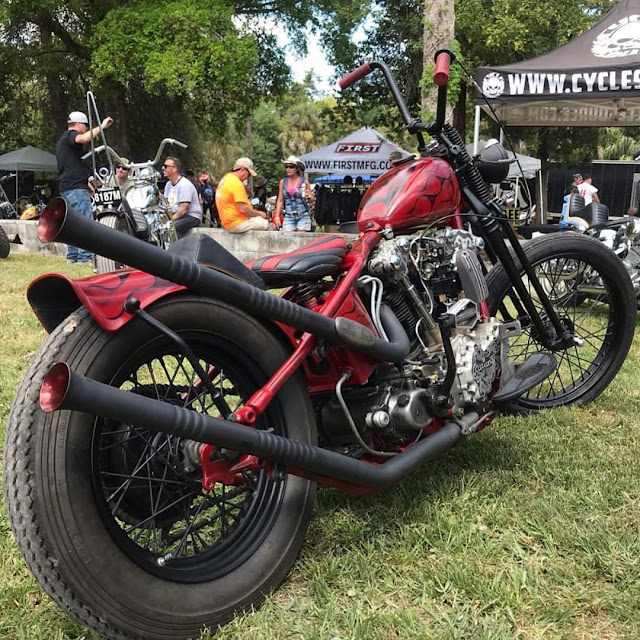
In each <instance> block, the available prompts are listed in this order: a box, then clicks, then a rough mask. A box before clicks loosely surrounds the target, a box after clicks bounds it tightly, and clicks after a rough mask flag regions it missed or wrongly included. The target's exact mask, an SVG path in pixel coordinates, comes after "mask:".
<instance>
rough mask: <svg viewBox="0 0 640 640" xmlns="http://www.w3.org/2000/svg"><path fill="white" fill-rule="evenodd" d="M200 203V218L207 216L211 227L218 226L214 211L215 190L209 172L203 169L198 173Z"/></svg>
mask: <svg viewBox="0 0 640 640" xmlns="http://www.w3.org/2000/svg"><path fill="white" fill-rule="evenodd" d="M199 182H200V189H199V191H200V202H201V204H202V216H203V219H204V218H206V216H207V213H208V214H209V221H210V222H211V226H212V227H216V226H218V221H217V219H216V218H217V216H216V213H217V212H216V209H215V193H216V192H215V189H214V188H213V185H212V184H211V179H210V176H209V172H208V171H207V170H206V169H205V170H203V171H202V172H201V173H200V179H199Z"/></svg>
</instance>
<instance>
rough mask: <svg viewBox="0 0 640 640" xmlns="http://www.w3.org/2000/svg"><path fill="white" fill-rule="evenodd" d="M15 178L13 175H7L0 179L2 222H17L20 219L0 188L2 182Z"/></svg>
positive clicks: (0, 187)
mask: <svg viewBox="0 0 640 640" xmlns="http://www.w3.org/2000/svg"><path fill="white" fill-rule="evenodd" d="M15 177H16V174H15V173H8V174H7V175H6V176H2V178H0V219H2V220H17V219H18V218H19V217H20V215H19V214H18V211H17V209H16V207H15V205H14V204H13V203H12V202H11V200H9V196H8V195H7V192H6V191H5V190H4V187H3V186H2V184H3V183H4V182H7V181H8V180H11V179H12V178H15Z"/></svg>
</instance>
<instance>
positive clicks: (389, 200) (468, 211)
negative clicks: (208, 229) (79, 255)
mask: <svg viewBox="0 0 640 640" xmlns="http://www.w3.org/2000/svg"><path fill="white" fill-rule="evenodd" d="M450 57H451V54H450V52H448V51H441V52H439V53H438V55H437V58H436V71H435V81H436V83H437V84H438V85H439V104H438V115H437V118H436V121H435V122H434V123H433V124H431V125H429V126H427V125H425V124H423V123H422V122H420V121H419V120H413V119H411V117H410V116H409V113H408V111H407V108H406V105H405V104H404V102H403V100H402V98H401V96H400V94H399V92H398V89H397V86H396V84H395V82H394V80H393V78H392V76H391V75H390V73H389V71H388V69H387V68H386V67H385V66H384V65H383V64H381V63H369V64H366V65H364V66H363V67H360V68H359V69H357V70H356V71H354V72H352V73H351V74H349V75H348V76H346V77H345V78H344V79H343V80H342V85H343V86H347V85H349V84H350V83H353V82H355V81H356V80H358V79H359V78H361V77H363V76H365V75H366V74H368V73H370V72H371V71H372V70H374V69H380V70H382V72H383V73H384V74H385V77H386V78H387V80H388V83H389V86H390V88H391V91H392V93H393V95H394V96H395V98H396V101H397V103H398V106H399V107H400V111H401V113H402V115H403V117H404V120H405V121H406V123H407V125H408V127H409V129H410V130H411V131H413V132H414V133H416V134H417V135H418V140H419V144H420V149H421V153H422V155H423V157H421V158H418V159H415V158H412V159H409V160H406V161H403V162H401V163H400V164H398V165H397V166H395V167H394V168H393V169H391V170H390V171H389V172H388V173H387V174H385V175H384V176H382V177H381V178H380V179H379V180H378V181H376V183H375V184H374V185H373V186H372V187H371V188H370V189H369V190H368V192H367V194H366V196H365V198H364V199H363V202H362V205H361V208H360V211H359V214H358V229H359V231H360V234H359V236H358V238H357V240H355V241H354V242H352V243H350V244H347V243H346V242H345V240H344V239H343V238H342V237H338V236H327V237H324V238H322V239H319V240H314V241H312V242H311V243H309V244H308V245H307V246H305V247H304V248H303V249H300V250H298V251H294V252H292V253H288V254H285V255H280V256H272V257H268V258H264V259H261V260H257V261H255V262H253V263H251V264H249V265H243V264H241V263H239V262H238V261H236V260H235V259H234V258H233V257H232V256H230V255H229V254H226V252H225V251H224V250H223V249H222V248H221V247H219V246H217V245H215V243H213V244H212V241H211V240H210V239H208V238H206V237H205V236H203V235H199V234H196V235H192V236H190V237H188V238H185V239H183V240H181V241H179V242H177V243H175V244H173V245H172V247H171V248H170V250H169V251H166V252H165V251H162V250H160V249H158V248H156V247H153V246H151V245H149V244H147V243H144V242H141V241H140V240H137V239H135V238H132V237H129V236H126V235H125V234H122V233H118V232H117V231H115V230H112V229H108V228H105V227H104V226H102V225H98V224H97V223H95V222H93V221H90V220H87V219H86V218H83V217H82V216H80V215H78V214H77V213H76V212H74V211H72V210H70V209H69V208H68V206H67V204H66V202H65V201H64V200H62V199H57V200H55V201H54V202H52V203H51V204H50V205H49V206H48V207H47V209H46V211H45V212H44V213H43V215H42V217H41V220H40V223H39V233H40V237H41V239H42V240H43V241H45V242H49V241H54V240H57V241H63V242H69V243H72V244H74V245H76V246H81V247H85V248H86V249H88V250H90V251H95V252H98V251H99V252H101V253H102V255H106V256H108V257H110V258H111V259H113V260H116V261H119V262H122V263H124V264H128V265H132V268H128V269H123V270H119V271H116V272H114V273H110V274H103V275H98V276H94V277H91V278H87V279H83V280H71V279H69V278H67V277H65V276H62V275H47V276H43V277H42V278H40V279H38V280H36V281H35V282H33V283H32V284H31V286H30V288H29V292H28V298H29V301H30V303H31V305H32V306H33V309H34V311H35V313H36V314H37V316H38V318H39V319H40V321H41V322H42V323H43V325H44V326H45V327H46V329H47V330H48V331H49V332H50V336H49V338H48V340H47V341H46V343H45V344H44V346H43V347H42V349H41V350H40V352H39V353H38V354H37V355H36V357H35V358H34V360H33V363H32V365H31V367H30V368H29V370H28V371H27V373H26V375H25V377H24V380H23V382H22V384H21V386H20V388H19V390H18V393H17V396H16V400H15V402H14V405H13V408H12V411H11V416H10V421H9V427H8V431H7V437H6V445H5V457H4V474H5V485H4V486H5V494H6V502H7V508H8V513H9V517H10V520H11V524H12V528H13V531H14V534H15V536H16V538H17V540H18V543H19V546H20V549H21V551H22V553H23V555H24V557H25V560H26V562H27V564H28V565H29V568H30V569H31V571H32V572H33V573H34V575H35V576H36V578H37V580H38V581H39V582H40V584H41V585H42V587H43V589H44V590H45V591H46V592H47V593H48V594H49V595H50V596H51V597H52V598H53V599H54V600H55V601H56V602H57V603H58V604H59V606H60V607H61V608H62V609H63V610H64V611H66V612H68V613H69V614H70V615H72V616H73V617H74V618H76V619H77V620H78V621H80V622H81V623H82V624H84V625H86V626H87V627H90V628H93V629H95V630H96V631H98V632H99V633H100V634H102V635H103V636H104V637H107V638H118V639H122V638H163V639H169V638H176V639H177V638H192V637H198V635H199V631H200V629H201V628H203V627H205V626H206V627H209V628H212V629H215V628H216V627H217V626H219V625H221V624H224V623H225V622H226V621H228V620H229V619H230V618H231V617H232V616H234V614H236V613H238V612H240V611H243V610H245V609H247V608H250V607H252V606H257V605H258V604H259V603H260V602H261V601H262V599H263V598H264V597H265V595H266V594H267V593H268V592H269V591H270V590H272V589H274V588H276V587H277V586H278V585H279V584H280V583H281V582H282V580H283V579H284V578H285V576H286V575H287V572H288V571H289V569H290V568H291V566H292V564H293V563H294V561H295V559H296V556H297V554H298V552H299V550H300V547H301V546H302V544H303V540H304V536H305V531H306V529H307V526H308V523H309V520H310V518H311V515H312V508H313V503H314V495H315V491H316V488H317V486H330V487H338V488H341V489H343V490H345V491H349V492H352V493H355V494H364V493H370V492H376V491H380V490H382V489H384V488H386V487H389V486H390V485H393V484H394V483H397V482H398V481H400V480H401V479H402V478H403V477H404V476H406V475H407V474H408V473H409V472H410V471H413V470H416V469H417V468H418V467H420V466H422V465H423V464H424V463H425V462H426V461H427V460H431V459H433V458H434V457H436V456H437V455H438V454H441V453H443V452H444V451H446V450H447V449H449V448H450V447H452V446H454V445H455V444H456V443H458V442H459V441H461V440H463V439H465V438H466V437H468V436H470V435H471V434H473V433H474V432H476V431H479V430H481V429H482V428H484V427H486V426H487V425H488V424H489V423H490V422H491V421H492V420H493V419H494V418H495V417H496V416H498V415H499V414H500V413H501V412H504V411H514V410H518V411H527V410H535V409H540V408H547V407H554V406H557V405H566V404H571V403H585V402H588V401H590V400H592V399H593V398H595V397H596V396H597V395H598V394H599V393H600V392H601V391H602V390H603V389H604V388H605V387H606V386H607V385H608V384H609V383H610V382H611V380H612V379H613V377H614V376H615V374H616V372H617V371H618V369H619V367H620V365H621V363H622V361H623V360H624V358H625V356H626V354H627V351H628V349H629V346H630V343H631V340H632V337H633V330H634V324H635V300H634V295H633V290H632V287H631V284H630V282H629V278H628V276H627V273H626V271H625V269H624V267H623V266H622V264H621V263H620V260H619V259H618V258H617V257H616V256H615V255H613V254H612V253H611V252H610V251H609V250H608V249H607V248H606V247H604V246H603V245H602V244H601V243H599V242H597V241H595V240H593V239H591V238H588V237H585V236H578V235H576V236H575V237H573V236H572V237H568V238H567V239H566V241H565V242H564V243H562V244H561V245H560V243H558V242H557V239H556V240H554V241H553V242H548V241H547V239H546V238H543V239H541V240H536V241H532V242H531V243H530V244H528V245H527V246H526V248H524V249H523V248H522V247H521V246H520V244H519V243H518V241H517V240H516V238H515V236H514V234H513V232H512V230H511V228H510V226H509V225H508V222H507V221H506V219H505V217H504V214H503V212H502V211H501V209H500V207H499V205H498V204H497V203H496V201H494V200H493V199H492V197H491V195H490V193H489V191H488V190H487V188H486V186H485V179H484V178H486V177H487V175H485V176H484V178H483V175H482V173H481V172H480V169H482V170H483V171H486V172H491V171H496V169H497V168H499V169H500V170H502V168H504V166H505V165H503V164H500V163H490V162H485V163H478V164H476V163H475V162H474V161H472V160H471V158H469V156H468V155H467V153H466V151H465V147H464V144H462V140H461V139H460V136H459V134H458V133H457V132H456V131H455V130H454V129H453V128H452V127H450V126H449V125H447V124H445V123H444V107H445V101H446V87H447V79H448V70H449V63H450ZM422 132H427V133H428V134H429V135H430V136H431V138H432V141H431V142H430V144H429V145H428V146H427V145H426V144H425V143H424V141H423V135H422ZM479 167H480V168H479ZM559 245H560V246H559ZM480 247H482V248H483V249H484V254H483V255H486V256H487V262H489V263H493V266H489V267H486V266H485V262H484V260H480V259H479V258H478V250H479V248H480ZM569 267H570V268H569ZM587 277H588V278H590V279H594V278H596V279H597V280H598V282H599V287H598V288H597V289H594V291H595V293H589V291H590V290H589V289H586V288H582V289H580V297H579V298H578V297H577V295H576V294H573V293H572V292H573V291H576V288H575V287H574V284H575V283H576V282H580V281H582V279H584V278H587ZM268 288H278V289H284V291H283V293H281V294H280V295H279V296H276V295H272V294H270V293H268V292H267V291H265V289H268Z"/></svg>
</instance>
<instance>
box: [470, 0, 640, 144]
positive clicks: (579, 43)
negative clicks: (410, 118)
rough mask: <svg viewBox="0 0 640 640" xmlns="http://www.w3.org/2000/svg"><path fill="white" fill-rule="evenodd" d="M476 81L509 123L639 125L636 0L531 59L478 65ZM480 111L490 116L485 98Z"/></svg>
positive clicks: (639, 5)
mask: <svg viewBox="0 0 640 640" xmlns="http://www.w3.org/2000/svg"><path fill="white" fill-rule="evenodd" d="M476 80H477V82H478V84H479V85H480V86H481V87H482V90H483V92H484V94H485V95H486V96H487V98H488V99H489V103H490V104H491V106H492V107H493V109H494V111H495V112H496V114H497V116H498V118H499V119H500V120H501V121H502V123H503V124H505V125H508V126H572V127H576V126H584V127H590V126H619V127H624V126H627V127H631V126H639V125H640V0H623V1H622V2H621V3H620V4H618V5H617V6H616V7H615V8H614V9H612V10H611V11H610V12H609V13H608V14H607V15H606V16H605V17H604V18H602V20H600V21H599V22H598V23H597V24H596V25H594V26H593V27H591V28H590V29H588V30H587V31H585V32H584V33H583V34H582V35H580V36H578V37H577V38H574V39H573V40H571V41H570V42H568V43H567V44H565V45H563V46H562V47H559V48H558V49H556V50H554V51H551V52H550V53H547V54H544V55H541V56H538V57H537V58H533V59H531V60H525V61H523V62H516V63H514V64H509V65H504V66H501V67H480V68H479V69H478V70H477V71H476ZM476 105H477V106H476V133H475V135H474V140H476V139H477V137H478V134H477V132H478V131H479V113H480V112H479V109H480V108H482V109H483V110H484V111H485V112H487V113H488V114H489V115H490V116H491V117H492V118H493V117H494V116H493V114H492V113H491V111H490V110H489V108H488V107H487V105H486V103H485V101H484V99H483V98H482V97H478V99H477V100H476Z"/></svg>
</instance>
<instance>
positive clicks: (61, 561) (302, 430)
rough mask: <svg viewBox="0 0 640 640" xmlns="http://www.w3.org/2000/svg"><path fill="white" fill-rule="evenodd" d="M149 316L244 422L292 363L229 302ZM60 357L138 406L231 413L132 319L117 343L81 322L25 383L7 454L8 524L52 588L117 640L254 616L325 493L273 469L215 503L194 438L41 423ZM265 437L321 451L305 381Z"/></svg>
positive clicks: (197, 300)
mask: <svg viewBox="0 0 640 640" xmlns="http://www.w3.org/2000/svg"><path fill="white" fill-rule="evenodd" d="M151 313H152V315H153V316H154V317H156V318H157V319H158V320H160V321H161V322H163V323H165V324H166V325H167V326H168V327H169V328H171V329H172V330H173V331H175V332H177V333H179V334H180V335H181V336H182V337H183V338H184V339H185V340H187V342H188V343H189V345H190V346H191V348H192V349H193V351H194V352H195V353H196V356H197V357H198V359H199V360H200V361H201V363H202V364H203V366H204V368H205V370H211V369H209V367H210V366H215V367H217V368H216V371H217V372H218V374H217V378H216V379H215V380H214V385H215V386H216V387H218V386H219V389H220V390H221V391H222V392H223V395H224V397H225V399H226V401H227V403H228V404H229V405H230V406H231V408H232V409H235V405H236V404H238V405H240V404H242V402H244V401H245V400H246V399H247V397H248V396H250V395H251V394H252V393H253V391H255V390H256V389H257V388H260V387H261V386H262V385H263V384H264V383H265V382H266V381H267V380H268V379H269V377H270V376H271V375H272V373H273V372H274V371H276V370H277V368H278V367H279V366H280V364H281V363H282V362H283V360H284V359H285V358H286V355H287V353H286V350H285V348H284V347H283V346H282V345H281V344H280V343H279V342H278V341H277V340H276V339H275V338H274V337H273V335H272V334H271V333H270V332H269V331H268V330H267V329H266V328H265V326H264V325H262V324H261V323H260V322H258V321H257V320H255V319H253V318H251V317H250V316H248V315H247V314H245V313H244V312H241V311H239V310H238V309H236V308H234V307H231V306H230V305H227V304H224V303H222V302H215V301H211V300H207V299H204V298H201V297H198V296H194V295H190V294H187V295H180V296H177V297H171V298H167V299H164V300H162V301H161V302H160V303H157V304H156V305H155V306H154V307H153V309H152V310H151ZM60 360H64V361H66V362H67V363H68V364H69V365H70V366H71V368H72V369H73V370H74V371H76V372H78V373H80V374H81V375H86V376H88V377H90V378H93V379H96V380H99V381H102V382H105V383H107V384H113V385H115V386H118V387H120V388H123V389H127V390H129V391H131V392H133V393H141V394H144V395H149V396H150V397H154V398H156V397H157V398H163V399H164V400H165V401H167V402H170V403H172V404H180V405H183V406H187V407H189V408H190V409H192V410H195V411H203V410H204V411H206V412H207V413H209V414H210V415H219V413H217V411H216V409H215V407H213V406H212V404H211V396H210V395H208V392H207V391H206V390H205V389H204V388H203V387H198V386H197V385H196V386H195V387H194V386H193V381H194V379H193V377H191V374H189V375H187V371H188V370H189V365H188V363H187V362H186V361H184V359H182V360H180V358H179V356H177V355H176V348H175V346H174V345H173V343H172V342H171V341H168V340H167V339H166V338H165V337H164V336H161V335H160V334H158V332H157V331H155V330H153V329H151V328H150V327H149V326H148V325H147V324H145V323H144V322H142V321H140V320H133V321H132V322H131V323H129V324H128V325H126V326H125V327H124V328H123V329H122V330H120V331H118V332H117V333H111V334H109V333H106V332H104V331H103V330H101V329H100V328H99V327H98V326H97V325H96V324H95V322H94V321H93V320H92V319H91V317H90V316H89V315H88V314H87V312H86V310H84V309H81V310H79V311H76V312H75V313H73V314H71V315H70V316H69V317H68V318H67V319H66V320H65V321H64V322H63V323H62V324H61V325H60V326H59V327H58V328H57V329H56V330H55V331H54V332H53V333H52V334H51V336H50V337H49V339H48V340H47V342H46V343H45V345H44V346H43V348H42V349H41V350H40V352H39V354H38V355H37V356H36V357H35V359H34V361H33V362H32V364H31V366H30V368H29V370H28V372H27V373H26V375H25V377H24V379H23V381H22V383H21V386H20V388H19V389H18V392H17V395H16V399H15V401H14V405H13V407H12V410H11V414H10V418H9V426H8V429H7V435H6V441H5V452H4V467H5V472H4V473H5V477H4V489H5V500H6V504H7V510H8V514H9V518H10V521H11V525H12V528H13V532H14V534H15V536H16V538H17V540H18V544H19V547H20V550H21V552H22V554H23V555H24V557H25V560H26V562H27V564H28V566H29V568H30V569H31V571H32V572H33V573H34V575H35V577H36V579H37V580H38V581H39V582H40V584H41V585H42V587H43V589H44V590H45V591H46V592H47V593H48V594H49V595H50V596H51V597H52V598H53V600H54V601H55V602H56V603H57V604H58V605H59V606H60V607H61V608H62V609H63V611H65V612H67V613H69V614H70V615H72V616H73V617H74V618H75V619H76V620H78V621H79V622H80V623H81V624H83V625H85V626H87V627H90V628H92V629H94V630H95V631H97V632H98V633H100V634H101V635H102V636H103V637H105V638H112V639H118V640H123V639H124V638H146V639H162V640H168V639H169V638H170V639H172V640H179V639H186V638H197V637H199V633H200V629H202V628H203V627H208V628H210V629H215V628H216V627H218V626H219V625H221V624H224V623H225V622H228V621H229V620H230V619H231V618H232V617H233V616H234V615H235V614H236V613H238V612H240V611H242V610H245V609H247V608H250V607H254V606H258V605H259V604H260V603H261V602H262V600H263V599H264V597H265V595H266V594H268V593H269V591H270V590H272V589H274V588H276V587H277V586H278V585H279V584H280V583H281V582H282V580H283V579H284V578H285V576H286V574H287V572H288V571H289V569H290V567H291V565H292V564H293V562H294V561H295V559H296V557H297V554H298V552H299V550H300V547H301V546H302V544H303V542H304V535H305V533H306V529H307V526H308V523H309V521H310V518H311V515H312V508H313V503H314V497H315V484H314V483H313V482H310V481H308V480H304V479H302V478H299V477H296V476H288V475H286V476H285V477H284V479H282V480H274V479H272V478H271V477H270V476H269V474H268V473H267V470H266V469H262V470H258V471H250V472H249V471H246V472H242V473H243V474H246V475H245V476H244V477H245V480H246V482H245V483H241V484H240V485H235V486H231V485H230V486H227V487H225V485H220V484H218V485H216V488H215V489H214V491H212V492H204V491H203V490H202V483H201V480H200V479H199V478H198V477H197V471H198V470H197V468H196V471H195V472H194V471H193V463H192V459H193V457H191V458H190V459H187V456H186V455H184V452H185V450H186V447H187V445H188V444H189V441H181V440H179V439H177V438H175V437H173V436H166V435H163V434H156V433H155V432H152V431H146V430H142V429H138V428H136V427H135V425H127V424H123V423H119V422H117V421H109V420H103V419H96V418H95V417H93V416H89V415H87V414H82V413H79V412H73V411H59V412H55V413H52V414H45V413H43V412H42V411H41V410H40V408H39V404H38V394H39V388H40V384H41V381H42V378H43V376H44V374H45V372H46V371H47V370H48V369H49V367H50V366H51V365H52V364H53V363H54V362H56V361H60ZM163 367H169V369H170V371H168V372H167V371H164V372H163ZM191 371H192V370H191ZM174 373H175V375H174ZM211 375H212V379H213V376H214V375H215V374H211ZM185 376H186V378H185ZM189 381H190V382H189ZM257 426H258V428H269V429H273V430H274V432H275V433H279V434H281V435H286V436H287V437H290V438H292V439H293V440H297V441H299V442H302V443H306V444H315V422H314V417H313V409H312V407H311V402H310V400H309V396H308V393H307V390H306V387H305V384H304V380H303V378H302V376H301V374H296V376H294V377H293V378H291V379H290V380H289V381H288V382H287V384H286V385H284V387H283V388H282V390H281V391H280V392H279V393H278V396H277V397H276V398H275V399H274V400H273V402H272V403H271V404H270V405H269V407H268V409H267V411H266V412H265V413H264V415H263V417H262V418H261V419H260V421H259V422H258V425H257ZM187 462H188V464H187ZM183 522H184V523H185V524H184V525H183ZM225 522H226V524H224V523H225ZM187 523H188V526H187ZM181 536H182V537H181Z"/></svg>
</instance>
